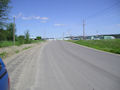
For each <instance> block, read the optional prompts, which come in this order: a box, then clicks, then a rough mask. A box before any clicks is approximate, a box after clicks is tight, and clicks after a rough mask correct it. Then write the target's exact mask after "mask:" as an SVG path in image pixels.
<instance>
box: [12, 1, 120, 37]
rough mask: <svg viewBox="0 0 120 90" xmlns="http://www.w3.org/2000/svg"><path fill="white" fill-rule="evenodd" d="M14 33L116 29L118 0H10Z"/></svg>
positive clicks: (45, 34)
mask: <svg viewBox="0 0 120 90" xmlns="http://www.w3.org/2000/svg"><path fill="white" fill-rule="evenodd" d="M10 5H11V6H12V9H11V11H10V18H11V22H13V20H12V17H13V16H15V17H16V19H15V23H16V29H17V32H16V34H17V35H24V33H25V32H26V31H27V30H29V32H30V35H31V37H33V38H34V37H36V36H42V37H54V38H61V37H63V33H64V36H71V35H74V36H78V35H82V34H83V33H82V32H83V20H84V21H85V35H96V34H118V33H120V0H11V3H10Z"/></svg>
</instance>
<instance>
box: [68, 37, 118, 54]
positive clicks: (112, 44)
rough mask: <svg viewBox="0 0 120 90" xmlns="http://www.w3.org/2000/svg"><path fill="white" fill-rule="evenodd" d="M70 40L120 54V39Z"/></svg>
mask: <svg viewBox="0 0 120 90" xmlns="http://www.w3.org/2000/svg"><path fill="white" fill-rule="evenodd" d="M69 41H70V42H73V43H76V44H80V45H84V46H88V47H91V48H95V49H99V50H103V51H107V52H112V53H116V54H120V39H112V40H69Z"/></svg>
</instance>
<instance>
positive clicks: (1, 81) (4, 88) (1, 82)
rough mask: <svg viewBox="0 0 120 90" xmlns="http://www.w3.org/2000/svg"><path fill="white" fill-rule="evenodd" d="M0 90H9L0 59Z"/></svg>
mask: <svg viewBox="0 0 120 90" xmlns="http://www.w3.org/2000/svg"><path fill="white" fill-rule="evenodd" d="M0 90H10V82H9V77H8V72H7V69H6V66H5V64H4V63H3V61H2V59H1V58H0Z"/></svg>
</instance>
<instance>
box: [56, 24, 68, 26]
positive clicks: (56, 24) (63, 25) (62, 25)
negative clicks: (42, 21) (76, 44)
mask: <svg viewBox="0 0 120 90" xmlns="http://www.w3.org/2000/svg"><path fill="white" fill-rule="evenodd" d="M54 26H66V24H54Z"/></svg>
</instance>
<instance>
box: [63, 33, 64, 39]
mask: <svg viewBox="0 0 120 90" xmlns="http://www.w3.org/2000/svg"><path fill="white" fill-rule="evenodd" d="M63 40H64V32H63Z"/></svg>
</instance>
